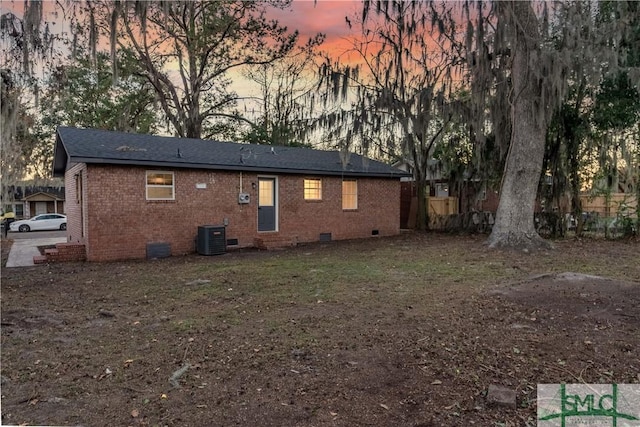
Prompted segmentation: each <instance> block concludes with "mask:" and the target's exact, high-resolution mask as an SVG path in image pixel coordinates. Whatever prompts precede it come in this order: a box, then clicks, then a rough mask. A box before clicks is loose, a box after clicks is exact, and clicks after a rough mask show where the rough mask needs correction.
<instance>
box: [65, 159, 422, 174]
mask: <svg viewBox="0 0 640 427" xmlns="http://www.w3.org/2000/svg"><path fill="white" fill-rule="evenodd" d="M69 162H72V163H87V164H102V165H127V166H147V167H165V168H180V169H203V170H224V171H236V172H258V173H272V174H276V173H280V174H296V175H325V176H351V177H357V176H359V177H371V178H396V179H399V178H402V177H404V176H411V174H406V173H394V172H392V173H386V172H364V171H349V170H344V171H322V170H318V169H290V168H270V167H264V166H252V165H217V164H208V163H185V162H158V161H145V160H127V159H104V158H93V157H71V158H70V159H69ZM63 175H64V172H63Z"/></svg>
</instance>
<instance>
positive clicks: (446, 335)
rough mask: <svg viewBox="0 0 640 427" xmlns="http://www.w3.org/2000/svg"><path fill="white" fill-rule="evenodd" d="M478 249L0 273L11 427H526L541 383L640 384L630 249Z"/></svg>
mask: <svg viewBox="0 0 640 427" xmlns="http://www.w3.org/2000/svg"><path fill="white" fill-rule="evenodd" d="M482 242H483V237H482V236H462V237H461V236H447V235H437V234H436V235H420V234H405V235H402V236H398V237H393V238H380V239H370V240H364V241H351V242H332V243H326V244H315V245H307V246H301V247H298V248H294V249H291V250H285V251H273V252H257V251H243V252H235V253H229V254H226V255H222V256H217V257H201V256H196V255H193V256H187V257H181V258H170V259H164V260H157V261H140V262H122V263H108V264H95V263H84V264H65V265H50V266H37V267H32V268H16V269H6V268H3V270H2V422H3V424H23V423H24V424H29V425H85V426H116V425H117V426H127V425H131V426H139V425H149V426H155V425H158V426H165V425H166V426H187V425H189V426H196V425H219V426H222V425H225V426H229V425H240V426H257V425H260V426H412V427H418V426H422V427H426V426H470V425H477V426H527V425H530V426H533V425H535V416H536V415H535V411H536V404H535V398H536V385H537V384H538V383H558V382H567V383H575V382H587V383H614V382H615V383H638V382H640V354H639V353H638V347H639V343H640V244H638V242H611V241H597V240H588V241H580V240H567V241H558V242H555V245H556V249H555V250H553V251H549V252H543V253H538V254H523V253H508V252H500V251H489V250H487V249H486V247H485V246H483V244H482ZM490 385H501V386H504V387H507V388H509V389H511V390H514V391H515V392H516V393H517V403H516V405H515V406H514V407H509V406H495V405H491V404H489V403H488V401H487V399H486V394H487V390H488V388H489V386H490Z"/></svg>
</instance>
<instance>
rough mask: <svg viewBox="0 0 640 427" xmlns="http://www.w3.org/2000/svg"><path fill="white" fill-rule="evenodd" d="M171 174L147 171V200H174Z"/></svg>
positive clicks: (173, 182)
mask: <svg viewBox="0 0 640 427" xmlns="http://www.w3.org/2000/svg"><path fill="white" fill-rule="evenodd" d="M173 178H174V176H173V172H164V171H147V200H175V198H176V195H175V181H174V179H173Z"/></svg>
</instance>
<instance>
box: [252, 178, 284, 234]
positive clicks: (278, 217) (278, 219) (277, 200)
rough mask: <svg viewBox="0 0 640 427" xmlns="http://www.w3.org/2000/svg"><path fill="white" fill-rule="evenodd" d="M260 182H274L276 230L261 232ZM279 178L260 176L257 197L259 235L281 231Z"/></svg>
mask: <svg viewBox="0 0 640 427" xmlns="http://www.w3.org/2000/svg"><path fill="white" fill-rule="evenodd" d="M260 180H265V181H266V180H269V181H273V209H274V228H273V230H260V212H259V211H260ZM278 187H279V185H278V177H277V176H274V175H258V197H257V199H258V200H257V209H256V217H257V218H256V222H257V224H256V228H257V231H258V233H276V232H278V231H279V229H280V215H279V212H278V211H279V210H280V203H279V191H278Z"/></svg>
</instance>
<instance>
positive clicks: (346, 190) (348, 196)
mask: <svg viewBox="0 0 640 427" xmlns="http://www.w3.org/2000/svg"><path fill="white" fill-rule="evenodd" d="M342 209H344V210H354V209H358V181H356V180H355V179H345V180H344V181H342Z"/></svg>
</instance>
